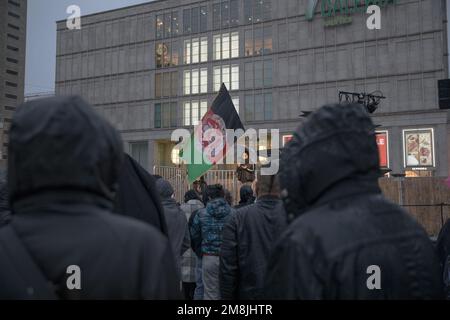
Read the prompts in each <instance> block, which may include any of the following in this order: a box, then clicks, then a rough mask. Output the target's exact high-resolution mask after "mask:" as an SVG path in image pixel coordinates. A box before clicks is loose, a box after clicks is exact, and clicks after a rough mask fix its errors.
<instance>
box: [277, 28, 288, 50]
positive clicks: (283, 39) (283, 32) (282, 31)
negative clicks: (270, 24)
mask: <svg viewBox="0 0 450 320" xmlns="http://www.w3.org/2000/svg"><path fill="white" fill-rule="evenodd" d="M287 37H288V32H287V26H286V23H282V24H279V25H278V36H277V38H278V51H285V50H287Z"/></svg>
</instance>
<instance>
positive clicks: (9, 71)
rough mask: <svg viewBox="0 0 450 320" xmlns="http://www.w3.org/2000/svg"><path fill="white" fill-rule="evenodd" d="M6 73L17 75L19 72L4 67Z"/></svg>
mask: <svg viewBox="0 0 450 320" xmlns="http://www.w3.org/2000/svg"><path fill="white" fill-rule="evenodd" d="M6 73H7V74H10V75H13V76H17V75H18V74H19V73H18V72H17V71H13V70H9V69H6Z"/></svg>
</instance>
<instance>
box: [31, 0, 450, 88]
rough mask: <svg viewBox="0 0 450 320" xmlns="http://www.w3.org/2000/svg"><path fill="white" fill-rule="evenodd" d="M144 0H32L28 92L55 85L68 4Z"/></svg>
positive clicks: (100, 7) (91, 7) (108, 5)
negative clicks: (59, 29)
mask: <svg viewBox="0 0 450 320" xmlns="http://www.w3.org/2000/svg"><path fill="white" fill-rule="evenodd" d="M144 2H149V0H28V21H27V55H26V72H25V94H32V93H37V92H44V91H54V89H55V65H56V21H58V20H62V19H65V18H67V17H68V16H69V15H68V14H67V13H66V9H67V7H68V6H70V5H72V4H75V5H78V6H79V7H80V8H81V15H85V14H90V13H95V12H100V11H105V10H111V9H116V8H120V7H125V6H130V5H134V4H139V3H144ZM436 2H437V1H436ZM449 13H450V0H447V16H450V15H449ZM449 59H450V56H449Z"/></svg>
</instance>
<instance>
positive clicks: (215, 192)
mask: <svg viewBox="0 0 450 320" xmlns="http://www.w3.org/2000/svg"><path fill="white" fill-rule="evenodd" d="M206 194H207V195H208V198H209V199H211V200H212V199H217V198H223V197H224V196H225V191H224V190H223V187H222V185H221V184H213V185H210V186H208V187H207V188H206Z"/></svg>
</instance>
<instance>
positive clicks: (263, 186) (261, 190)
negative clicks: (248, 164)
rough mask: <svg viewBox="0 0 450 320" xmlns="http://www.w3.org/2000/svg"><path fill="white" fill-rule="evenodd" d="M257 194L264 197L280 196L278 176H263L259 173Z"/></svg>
mask: <svg viewBox="0 0 450 320" xmlns="http://www.w3.org/2000/svg"><path fill="white" fill-rule="evenodd" d="M256 194H257V196H258V197H259V196H262V195H265V194H272V195H279V194H280V182H279V178H278V175H270V176H266V175H262V174H261V173H258V178H257V179H256Z"/></svg>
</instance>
